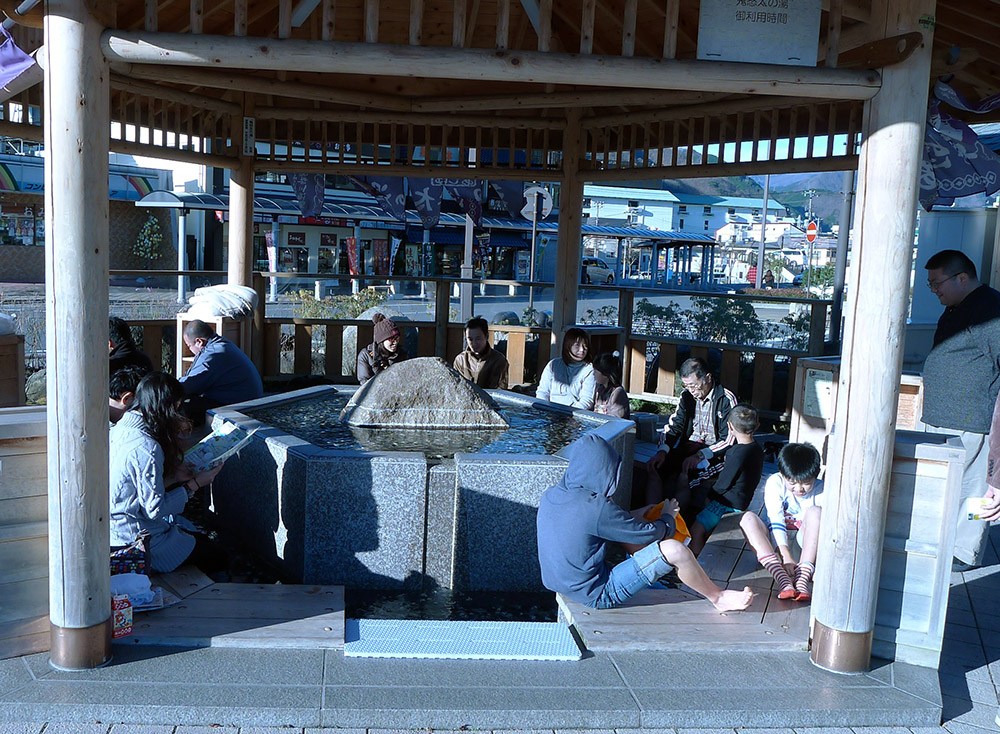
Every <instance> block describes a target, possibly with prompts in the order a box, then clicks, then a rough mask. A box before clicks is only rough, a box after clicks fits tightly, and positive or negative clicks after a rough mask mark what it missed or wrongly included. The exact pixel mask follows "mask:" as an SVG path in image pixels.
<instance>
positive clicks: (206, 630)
mask: <svg viewBox="0 0 1000 734" xmlns="http://www.w3.org/2000/svg"><path fill="white" fill-rule="evenodd" d="M166 611H168V610H161V611H159V612H150V613H148V617H146V618H140V619H138V620H137V621H136V622H135V623H134V624H133V630H134V631H133V633H132V636H131V637H130V638H126V639H128V640H129V641H131V642H132V643H134V644H137V645H168V646H181V647H244V648H274V649H289V648H292V649H332V650H341V649H343V647H344V624H343V620H344V618H343V615H330V616H329V617H328V618H323V617H313V618H311V619H296V620H243V621H242V622H240V621H237V620H229V619H205V618H192V617H169V616H163V617H160V618H154V617H153V615H163V614H164V612H166ZM338 630H339V631H338Z"/></svg>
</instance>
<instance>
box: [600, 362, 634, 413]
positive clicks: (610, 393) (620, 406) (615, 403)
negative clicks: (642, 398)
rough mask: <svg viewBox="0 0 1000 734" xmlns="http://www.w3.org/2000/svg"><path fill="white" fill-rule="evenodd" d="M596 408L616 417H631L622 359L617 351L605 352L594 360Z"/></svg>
mask: <svg viewBox="0 0 1000 734" xmlns="http://www.w3.org/2000/svg"><path fill="white" fill-rule="evenodd" d="M594 380H595V382H596V383H597V390H596V392H595V394H594V410H595V411H596V412H598V413H603V414H604V415H610V416H614V417H615V418H625V419H628V418H631V417H632V416H631V409H630V407H629V404H628V393H626V392H625V388H624V387H622V361H621V359H620V358H619V357H618V353H617V352H614V353H612V352H605V353H604V354H599V355H597V359H595V360H594Z"/></svg>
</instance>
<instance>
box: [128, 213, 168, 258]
mask: <svg viewBox="0 0 1000 734" xmlns="http://www.w3.org/2000/svg"><path fill="white" fill-rule="evenodd" d="M162 244H163V232H162V231H161V230H160V223H159V221H157V219H156V217H154V216H153V215H152V214H150V215H149V217H148V218H147V219H146V223H145V224H143V225H142V229H141V230H139V236H138V237H136V238H135V244H134V245H133V246H132V254H133V255H135V256H136V257H138V258H140V259H142V260H159V259H160V257H161V254H160V245H162Z"/></svg>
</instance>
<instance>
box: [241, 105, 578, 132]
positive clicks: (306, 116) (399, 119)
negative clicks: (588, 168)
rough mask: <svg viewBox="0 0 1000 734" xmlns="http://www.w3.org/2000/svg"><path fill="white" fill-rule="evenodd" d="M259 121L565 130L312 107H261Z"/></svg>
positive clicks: (531, 122)
mask: <svg viewBox="0 0 1000 734" xmlns="http://www.w3.org/2000/svg"><path fill="white" fill-rule="evenodd" d="M254 115H255V116H256V117H257V118H258V119H260V120H305V121H311V122H322V121H323V120H326V121H328V122H361V123H368V124H373V123H374V124H380V125H381V124H385V125H447V126H448V127H483V128H502V129H523V130H565V129H566V119H565V118H561V117H560V118H555V119H547V118H540V117H538V116H537V115H532V116H530V117H493V116H487V115H414V114H412V113H407V114H404V115H390V114H386V113H385V112H355V111H354V110H317V109H314V108H312V107H306V108H303V107H258V108H257V109H256V110H255V112H254Z"/></svg>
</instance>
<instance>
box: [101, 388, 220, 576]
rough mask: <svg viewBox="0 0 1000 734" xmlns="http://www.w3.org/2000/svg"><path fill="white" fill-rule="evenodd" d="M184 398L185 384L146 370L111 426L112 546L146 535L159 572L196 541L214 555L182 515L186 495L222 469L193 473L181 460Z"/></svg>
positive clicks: (184, 555) (151, 559) (185, 428)
mask: <svg viewBox="0 0 1000 734" xmlns="http://www.w3.org/2000/svg"><path fill="white" fill-rule="evenodd" d="M183 399H184V388H183V387H182V386H181V384H180V383H179V382H178V381H177V380H175V379H174V378H173V377H171V376H170V375H166V374H163V373H162V372H153V373H150V374H149V375H147V376H146V377H144V378H143V379H142V382H140V383H139V387H137V388H136V391H135V400H134V402H133V408H132V409H131V410H128V411H126V412H125V414H124V415H123V416H122V417H121V419H120V420H119V421H118V422H117V423H116V424H115V425H114V427H113V428H112V429H111V452H110V456H111V460H110V466H109V468H110V486H111V546H112V548H118V547H122V546H127V545H131V544H132V543H134V542H135V541H136V540H137V539H138V538H139V537H140V536H142V535H145V536H148V537H147V541H146V548H147V550H148V552H149V567H150V568H151V569H152V570H153V571H158V572H161V573H162V572H167V571H173V570H174V569H175V568H177V567H178V566H179V565H181V564H182V563H183V562H184V561H186V560H187V559H188V557H189V556H191V555H192V553H193V552H194V551H195V546H196V545H197V544H199V543H201V544H203V548H204V554H205V555H206V556H211V555H212V554H215V553H216V551H215V550H214V548H212V546H211V544H210V543H209V542H208V540H207V539H204V536H202V535H200V534H198V535H195V534H193V532H194V526H193V525H192V524H191V523H190V522H189V521H188V520H187V519H186V518H183V517H181V512H182V511H183V510H184V505H185V504H186V503H187V501H188V498H189V497H190V496H193V495H194V493H195V492H196V491H198V490H199V489H201V488H202V487H204V486H205V485H207V484H209V483H210V482H211V481H212V479H214V478H215V475H216V474H218V473H219V469H220V468H221V465H219V466H216V467H214V468H213V469H210V470H208V471H205V472H202V473H200V474H197V475H195V474H193V473H192V472H191V470H190V468H189V467H188V466H187V465H186V464H184V463H183V461H184V450H183V447H182V445H181V436H182V435H184V434H185V433H187V431H189V430H190V424H189V423H188V421H187V419H186V418H184V417H183V416H182V415H181V413H180V412H179V407H180V404H181V401H182V400H183ZM167 487H171V488H170V489H168V488H167ZM199 555H200V554H199ZM209 565H212V564H209Z"/></svg>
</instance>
